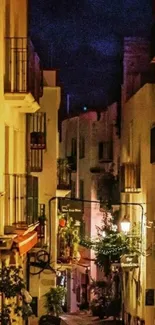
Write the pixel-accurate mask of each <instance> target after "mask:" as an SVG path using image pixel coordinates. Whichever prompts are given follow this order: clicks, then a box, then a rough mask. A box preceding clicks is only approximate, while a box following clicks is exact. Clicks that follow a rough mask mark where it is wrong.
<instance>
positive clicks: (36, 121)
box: [29, 112, 46, 150]
mask: <svg viewBox="0 0 155 325" xmlns="http://www.w3.org/2000/svg"><path fill="white" fill-rule="evenodd" d="M29 116H30V119H29V122H30V125H29V127H30V148H31V150H34V149H38V150H39V149H42V150H43V149H45V148H46V113H42V112H39V113H38V112H37V113H34V114H29Z"/></svg>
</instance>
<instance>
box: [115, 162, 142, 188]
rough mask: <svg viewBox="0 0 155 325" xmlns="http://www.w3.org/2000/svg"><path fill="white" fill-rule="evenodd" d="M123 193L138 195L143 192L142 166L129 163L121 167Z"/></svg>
mask: <svg viewBox="0 0 155 325" xmlns="http://www.w3.org/2000/svg"><path fill="white" fill-rule="evenodd" d="M120 190H121V192H128V193H138V192H140V191H141V182H140V166H139V165H138V164H135V163H132V162H127V163H123V164H122V166H121V167H120Z"/></svg>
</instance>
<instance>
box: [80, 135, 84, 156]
mask: <svg viewBox="0 0 155 325" xmlns="http://www.w3.org/2000/svg"><path fill="white" fill-rule="evenodd" d="M79 154H80V159H82V158H84V157H85V139H84V137H80V144H79Z"/></svg>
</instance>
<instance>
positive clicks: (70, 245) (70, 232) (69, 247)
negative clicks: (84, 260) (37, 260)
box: [58, 215, 79, 263]
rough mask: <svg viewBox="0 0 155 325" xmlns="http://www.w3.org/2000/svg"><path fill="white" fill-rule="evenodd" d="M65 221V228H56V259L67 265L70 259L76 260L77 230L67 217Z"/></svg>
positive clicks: (71, 220)
mask: <svg viewBox="0 0 155 325" xmlns="http://www.w3.org/2000/svg"><path fill="white" fill-rule="evenodd" d="M65 221H66V224H65V226H63V227H62V226H60V225H59V227H58V247H59V256H58V259H59V260H60V261H61V262H64V263H69V262H70V261H71V259H76V257H77V254H78V244H79V229H78V227H77V226H76V224H75V222H74V221H73V219H72V218H71V217H70V216H69V215H68V216H67V218H66V220H65Z"/></svg>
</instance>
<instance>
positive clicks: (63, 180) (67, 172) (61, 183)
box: [57, 159, 71, 190]
mask: <svg viewBox="0 0 155 325" xmlns="http://www.w3.org/2000/svg"><path fill="white" fill-rule="evenodd" d="M57 189H59V190H68V189H71V169H70V166H69V164H68V160H67V159H58V161H57Z"/></svg>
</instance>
